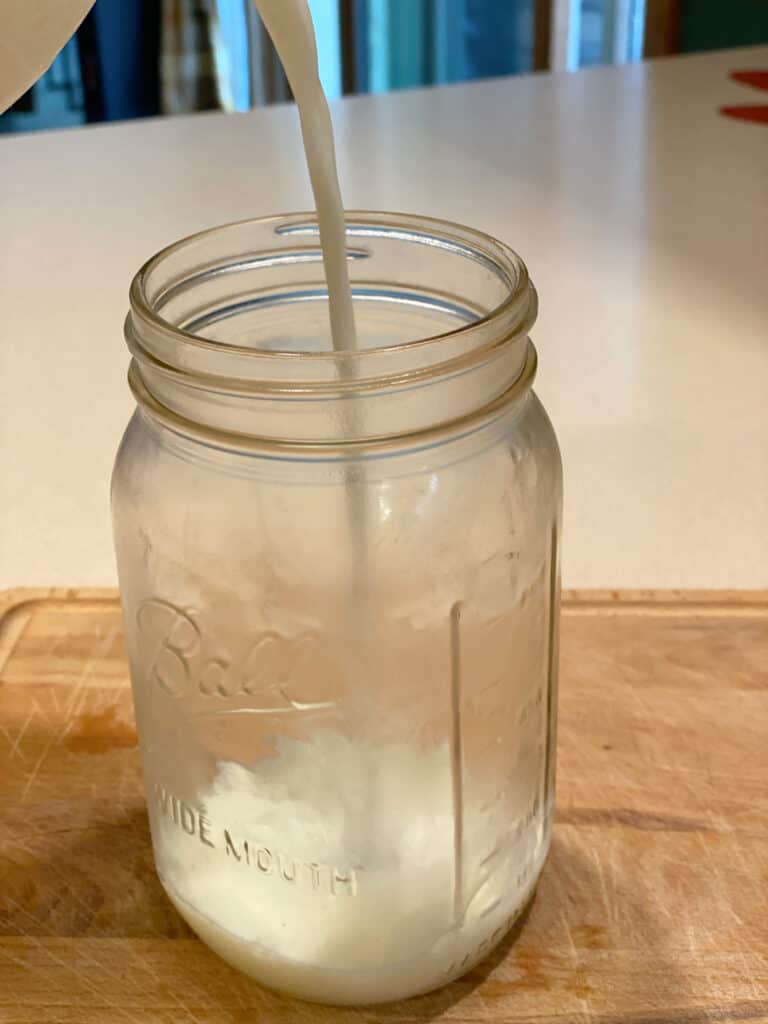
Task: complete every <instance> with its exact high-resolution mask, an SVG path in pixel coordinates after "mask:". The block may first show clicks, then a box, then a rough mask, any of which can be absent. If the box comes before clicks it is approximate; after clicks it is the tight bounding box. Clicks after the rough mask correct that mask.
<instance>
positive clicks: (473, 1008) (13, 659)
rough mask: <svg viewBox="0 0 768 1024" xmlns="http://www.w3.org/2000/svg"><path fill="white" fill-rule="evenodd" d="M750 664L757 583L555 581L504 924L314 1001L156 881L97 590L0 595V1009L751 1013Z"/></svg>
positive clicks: (182, 1014)
mask: <svg viewBox="0 0 768 1024" xmlns="http://www.w3.org/2000/svg"><path fill="white" fill-rule="evenodd" d="M767 669H768V593H766V594H741V595H740V594H678V593H666V594H649V593H598V594H594V593H593V594H583V593H579V594H570V595H568V596H567V599H566V601H565V605H564V614H563V628H562V670H561V700H560V739H559V765H558V778H559V783H558V812H557V825H556V828H555V836H554V842H553V847H552V852H551V854H550V857H549V861H548V863H547V867H546V869H545V872H544V875H543V878H542V880H541V883H540V885H539V889H538V895H537V898H536V901H535V903H534V906H533V909H532V912H531V914H530V917H529V919H528V922H527V924H526V926H525V928H524V930H523V932H522V935H521V937H520V938H519V940H518V942H517V943H516V944H514V945H513V944H512V943H510V942H507V943H506V944H505V945H503V947H502V948H501V949H500V950H499V951H498V952H497V953H496V954H494V955H492V956H491V958H490V959H489V960H488V961H486V962H485V963H484V964H482V965H481V966H480V967H479V968H477V969H476V970H474V971H472V972H471V974H469V975H468V976H467V977H466V978H464V979H462V980H461V981H459V982H456V983H455V984H453V985H451V986H449V987H448V988H446V989H444V990H442V991H441V992H437V993H435V994H433V995H430V996H425V997H422V998H419V999H414V1000H410V1001H409V1002H406V1003H401V1004H397V1005H394V1006H390V1007H384V1008H375V1009H370V1008H369V1009H361V1010H355V1009H332V1008H331V1009H328V1008H321V1007H311V1006H308V1005H307V1004H302V1003H298V1002H293V1001H291V1000H288V999H284V998H281V997H279V996H276V995H273V994H271V993H269V992H266V991H264V990H263V989H260V988H259V987H258V986H257V985H256V984H254V983H252V982H250V981H249V980H247V979H246V978H244V977H242V976H241V975H239V974H237V973H236V972H235V971H233V970H232V969H230V968H229V967H227V966H226V965H225V964H224V963H223V962H221V961H220V960H218V959H217V958H216V957H215V956H214V955H213V954H212V953H210V952H209V951H208V950H207V949H206V948H205V947H204V946H203V945H202V944H201V943H200V942H198V941H197V939H196V938H194V936H193V935H192V934H191V932H190V931H189V930H188V929H187V927H186V926H185V925H184V924H183V922H182V921H181V919H180V918H179V917H178V916H177V914H176V913H175V911H174V910H173V908H172V907H171V905H170V904H169V903H168V901H167V900H166V898H165V896H164V895H163V892H162V890H161V888H160V885H159V883H158V881H157V879H156V877H155V874H154V871H153V867H152V856H151V852H150V844H149V835H148V832H147V820H146V815H145V812H144V806H143V794H142V783H141V776H140V771H139V758H138V750H137V746H136V734H135V731H134V725H133V714H132V709H131V699H130V692H129V687H128V679H127V667H126V662H125V651H124V647H123V635H122V627H121V623H120V613H119V607H118V603H117V600H116V597H115V595H114V594H113V593H111V592H103V591H102V592H100V591H85V590H68V591H60V590H51V591H16V592H13V593H9V594H5V595H0V1021H1V1022H2V1024H97V1022H98V1024H119V1022H128V1024H148V1022H153V1024H155V1022H156V1024H177V1022H191V1024H246V1022H248V1024H251V1022H257V1024H272V1022H275V1024H284V1022H294V1021H295V1022H303V1024H314V1022H333V1024H346V1022H350V1024H352V1022H355V1024H362V1022H365V1024H385V1022H401V1024H416V1022H422V1021H423V1022H426V1021H429V1022H444V1021H445V1022H447V1021H453V1022H456V1024H459V1022H460V1024H488V1022H494V1024H498V1022H505V1024H581V1022H584V1024H587V1022H590V1024H705V1022H706V1024H709V1022H715V1021H716V1022H728V1021H761V1022H768V813H767V812H768V782H767V779H768V674H767Z"/></svg>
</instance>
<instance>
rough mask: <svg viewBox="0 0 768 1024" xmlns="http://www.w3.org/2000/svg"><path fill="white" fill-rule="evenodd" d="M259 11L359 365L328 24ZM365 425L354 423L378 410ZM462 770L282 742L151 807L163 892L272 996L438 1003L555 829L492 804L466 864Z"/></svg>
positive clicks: (336, 319) (434, 760)
mask: <svg viewBox="0 0 768 1024" xmlns="http://www.w3.org/2000/svg"><path fill="white" fill-rule="evenodd" d="M255 2H256V6H257V8H258V10H259V13H260V14H261V16H262V19H263V21H264V23H265V25H266V27H267V30H268V32H269V34H270V36H271V37H272V39H273V41H274V43H275V45H276V48H277V51H278V53H279V56H280V59H281V60H282V63H283V66H284V68H285V70H286V74H287V76H288V80H289V82H290V84H291V88H292V90H293V93H294V96H295V98H296V100H297V102H298V107H299V113H300V117H301V128H302V134H303V138H304V147H305V150H306V157H307V164H308V167H309V174H310V179H311V183H312V189H313V192H314V195H315V202H316V206H317V214H318V221H319V226H320V238H321V244H322V249H323V260H324V265H325V273H326V280H327V285H328V294H329V306H330V321H331V333H332V338H333V346H334V349H335V350H337V351H349V350H352V349H354V348H355V346H356V335H355V323H354V315H353V309H352V299H351V293H350V285H349V275H348V268H347V261H346V237H345V225H344V212H343V207H342V203H341V195H340V190H339V183H338V178H337V173H336V159H335V153H334V146H333V135H332V127H331V120H330V114H329V110H328V105H327V102H326V99H325V95H324V93H323V90H322V86H321V84H320V79H319V74H318V62H317V49H316V43H315V35H314V29H313V25H312V19H311V15H310V12H309V8H308V6H307V2H306V0H255ZM342 373H343V371H342ZM352 405H353V406H354V403H352ZM348 415H349V416H350V418H351V419H350V423H351V424H352V425H354V423H356V422H357V423H359V420H357V419H356V417H359V416H361V415H362V412H358V411H356V410H355V409H354V408H353V409H352V411H351V412H349V413H348ZM347 490H348V494H347V510H348V514H349V519H350V531H351V537H350V541H351V547H352V554H353V558H354V562H355V564H354V566H353V569H352V579H353V586H352V590H353V595H352V600H351V604H353V605H354V604H357V605H358V609H357V611H355V610H354V609H353V610H352V611H351V612H350V620H349V628H350V630H351V631H354V632H356V633H357V632H362V633H365V630H366V629H367V627H366V625H365V617H366V616H365V594H364V582H365V572H366V568H365V543H366V530H365V522H366V517H365V507H364V505H363V499H362V498H358V497H355V496H354V489H352V488H347ZM350 646H351V647H352V646H354V647H355V650H356V654H355V656H354V657H352V656H351V655H350V657H349V658H348V660H349V662H350V665H351V668H350V669H349V671H350V676H354V674H355V673H365V672H366V665H365V664H364V662H365V654H364V652H365V641H364V640H361V638H360V637H359V636H356V637H355V638H354V645H353V644H350ZM367 668H368V670H370V666H368V667H367ZM360 678H365V677H364V676H360ZM354 683H355V679H354V678H351V679H350V685H351V686H354ZM352 692H354V691H352ZM362 732H363V731H362V730H361V733H362ZM451 765H452V759H451V752H450V749H449V747H448V744H447V743H443V744H441V745H439V746H436V747H433V748H432V749H429V750H423V749H420V748H418V747H416V746H413V745H411V744H409V743H407V742H405V743H401V744H390V745H388V746H386V747H370V746H369V745H368V744H366V743H365V742H364V741H363V740H362V739H361V740H356V739H354V738H350V736H348V735H344V734H342V733H340V732H333V731H330V730H324V731H320V732H312V731H311V730H308V734H307V736H306V738H304V739H298V738H287V737H284V738H282V739H279V740H278V741H277V742H276V744H275V749H274V753H273V755H272V756H270V757H268V758H262V759H261V760H258V761H255V762H254V763H253V764H250V765H243V764H235V763H232V762H219V765H218V770H217V774H216V777H215V779H214V780H213V782H212V784H211V786H210V787H209V788H208V790H206V791H204V792H201V793H199V794H198V798H197V807H191V806H188V805H186V804H184V803H183V802H182V801H180V800H178V799H177V798H176V797H175V796H173V795H170V794H167V793H165V792H164V791H160V796H159V797H158V796H157V795H156V797H155V798H153V796H152V795H150V813H151V815H152V819H153V838H154V842H155V846H156V860H157V863H158V868H159V870H160V873H161V876H162V878H163V883H164V885H165V887H166V890H167V891H168V893H169V895H170V897H171V899H172V900H173V902H174V904H175V905H176V906H177V908H178V910H179V911H180V913H181V914H182V915H183V916H184V917H185V918H186V920H187V921H188V922H189V923H190V925H191V926H192V927H193V928H194V929H195V931H197V932H198V934H199V935H200V936H201V937H202V938H203V939H204V940H205V941H206V942H207V943H208V944H209V945H210V946H211V947H212V948H213V949H214V950H216V951H217V952H218V953H219V954H220V955H221V956H222V957H224V959H226V960H228V961H229V962H230V963H231V964H233V965H234V966H236V967H238V968H240V970H242V971H244V972H246V973H247V974H250V975H252V976H253V977H255V978H257V980H259V981H261V982H263V983H264V984H267V985H270V986H272V987H274V988H279V989H284V990H286V991H288V992H291V993H293V994H296V995H300V996H304V997H305V998H307V999H314V1000H319V1001H323V1002H335V1003H369V1002H378V1001H387V1000H391V999H397V998H400V997H403V996H407V995H412V994H414V993H416V992H419V991H427V990H429V989H431V988H434V987H436V986H438V985H440V984H442V983H444V982H446V981H448V980H450V979H451V978H453V977H456V976H458V975H460V974H463V973H464V972H465V971H466V970H467V969H468V968H469V967H470V966H472V964H474V963H475V962H476V961H477V960H479V959H481V958H482V956H483V955H484V954H485V953H486V952H488V950H490V949H491V948H492V946H493V945H495V943H496V942H497V941H498V939H499V938H500V937H501V936H502V935H503V934H504V933H505V932H506V931H507V929H508V928H509V926H510V924H511V922H512V921H513V920H514V919H515V917H516V916H517V914H518V913H519V912H520V910H521V908H522V907H523V906H524V905H525V902H526V901H527V899H528V898H529V896H530V893H531V890H532V885H533V882H534V880H535V878H536V876H537V874H538V870H539V867H540V864H541V860H542V859H543V856H544V853H545V852H546V850H545V844H544V842H543V841H542V838H541V834H540V833H539V832H538V830H536V832H537V835H538V838H536V837H535V836H533V835H532V834H531V835H530V836H529V835H528V832H530V830H528V832H521V840H520V841H519V842H517V843H516V844H513V845H512V847H511V848H509V847H508V846H507V847H505V844H501V847H499V842H498V829H499V825H498V813H499V812H498V807H497V801H498V794H494V793H489V794H486V797H487V799H478V800H473V801H471V806H469V807H468V808H466V809H465V810H464V816H463V819H464V831H463V836H461V835H460V836H459V839H460V841H461V844H462V849H461V856H460V857H459V853H458V852H457V851H456V841H457V832H456V809H455V807H454V806H453V802H452V781H453V777H452V768H451ZM519 789H520V791H519V792H518V793H510V792H508V793H507V794H506V800H507V803H506V804H505V807H506V808H507V811H508V813H509V828H510V829H512V828H514V827H515V822H516V821H518V822H520V823H524V822H526V821H528V820H530V816H531V815H532V814H533V812H532V810H531V807H532V805H531V792H530V790H529V788H528V787H526V786H525V785H523V784H522V783H521V785H520V787H519ZM466 791H467V790H466V789H465V792H466ZM534 816H535V815H534ZM190 822H191V823H192V831H191V832H190V827H189V826H190ZM195 822H197V823H198V825H197V830H198V832H199V839H198V838H197V837H196V836H195V834H194V833H195ZM520 828H521V829H522V824H521V826H520ZM457 865H459V866H458V867H457ZM457 893H458V894H459V897H460V899H457Z"/></svg>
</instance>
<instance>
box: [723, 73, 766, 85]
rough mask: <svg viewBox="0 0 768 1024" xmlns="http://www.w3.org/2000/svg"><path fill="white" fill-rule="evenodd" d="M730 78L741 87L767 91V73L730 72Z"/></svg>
mask: <svg viewBox="0 0 768 1024" xmlns="http://www.w3.org/2000/svg"><path fill="white" fill-rule="evenodd" d="M730 77H731V78H732V79H733V80H734V82H739V83H740V84H741V85H751V86H752V87H753V88H755V89H768V71H732V72H731V75H730Z"/></svg>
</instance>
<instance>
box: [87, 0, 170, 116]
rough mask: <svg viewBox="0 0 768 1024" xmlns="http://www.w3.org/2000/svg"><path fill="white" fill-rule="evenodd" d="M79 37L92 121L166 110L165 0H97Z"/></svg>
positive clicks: (88, 106)
mask: <svg viewBox="0 0 768 1024" xmlns="http://www.w3.org/2000/svg"><path fill="white" fill-rule="evenodd" d="M77 38H78V44H79V47H80V62H81V67H82V77H83V91H84V97H85V112H86V117H87V120H88V121H122V120H126V119H128V118H134V117H151V116H152V115H153V114H159V113H160V72H159V69H160V0H135V2H133V3H126V2H125V0H97V2H96V4H95V6H94V7H93V10H92V11H91V12H90V14H88V15H87V17H86V19H85V21H84V22H83V24H82V26H81V27H80V29H79V31H78V36H77Z"/></svg>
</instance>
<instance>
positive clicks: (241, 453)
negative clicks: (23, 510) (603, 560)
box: [112, 213, 561, 1004]
mask: <svg viewBox="0 0 768 1024" xmlns="http://www.w3.org/2000/svg"><path fill="white" fill-rule="evenodd" d="M347 232H348V246H349V253H348V258H349V267H350V274H351V279H352V290H353V300H354V309H355V316H356V323H357V334H358V344H357V348H356V349H355V350H354V351H343V352H342V351H339V352H335V351H333V350H332V348H331V344H330V340H329V328H328V302H327V291H326V286H325V279H324V275H323V266H322V253H321V249H320V246H319V237H318V228H317V223H316V220H315V219H314V217H313V216H311V215H306V214H305V215H292V216H282V217H274V218H269V219H263V220H254V221H248V222H244V223H239V224H232V225H228V226H225V227H220V228H215V229H213V230H210V231H205V232H203V233H201V234H198V235H194V236H192V237H190V238H187V239H184V240H183V241H180V242H177V243H176V244H175V245H171V246H170V247H169V248H167V249H165V250H163V251H162V252H160V253H159V254H158V255H156V256H155V257H153V258H152V259H151V260H150V261H149V262H148V263H147V264H145V266H144V267H143V268H142V269H141V270H140V271H139V273H138V274H137V275H136V278H135V279H134V281H133V284H132V286H131V294H130V312H129V314H128V318H127V321H126V338H127V341H128V346H129V348H130V351H131V354H132V356H133V360H132V362H131V367H130V372H129V380H130V385H131V388H132V389H133V393H134V395H135V397H136V400H137V409H136V412H135V414H134V415H133V418H132V419H131V421H130V423H129V425H128V428H127V430H126V433H125V436H124V438H123V441H122V444H121V446H120V450H119V452H118V456H117V462H116V465H115V470H114V477H113V482H112V497H113V509H114V529H115V543H116V548H117V560H118V568H119V577H120V589H121V595H122V602H123V611H124V617H125V627H126V632H127V639H128V649H129V653H130V661H131V678H132V685H133V695H134V702H135V709H136V721H137V725H138V732H139V737H140V745H141V753H142V761H143V769H144V778H145V783H146V793H147V802H148V808H149V818H150V823H151V830H152V840H153V846H154V855H155V862H156V864H157V870H158V874H159V876H160V879H161V881H162V883H163V886H164V887H165V890H166V892H167V893H168V896H169V897H170V899H171V900H172V901H173V903H174V905H175V906H176V908H177V909H178V911H179V913H180V914H181V915H182V916H183V917H184V918H185V919H186V921H187V922H188V923H189V924H190V925H191V927H192V928H193V929H194V930H195V931H196V932H197V934H198V935H199V936H200V937H201V938H202V939H203V940H204V941H205V942H206V943H207V944H208V945H209V946H210V947H211V948H212V949H214V950H215V951H216V952H217V953H219V954H220V955H221V956H222V957H223V958H224V959H225V960H227V961H229V962H230V963H231V964H233V965H234V966H235V967H238V968H240V970H242V971H244V972H246V973H247V974H249V975H251V976H253V977H254V978H256V979H257V980H259V981H260V982H262V983H264V984H265V985H268V986H271V987H273V988H276V989H279V990H282V991H285V992H288V993H291V994H294V995H297V996H300V997H303V998H306V999H310V1000H316V1001H322V1002H329V1003H336V1004H344V1003H367V1002H381V1001H386V1000H391V999H397V998H401V997H406V996H410V995H414V994H416V993H420V992H424V991H427V990H429V989H432V988H435V987H437V986H439V985H441V984H443V983H445V982H448V981H450V980H451V979H453V978H456V977H458V976H459V975H461V974H463V973H464V972H465V971H467V970H469V969H470V968H471V967H472V966H473V965H474V964H476V963H477V962H478V961H479V960H480V959H482V958H483V957H484V956H485V955H486V954H487V953H488V952H489V951H490V950H491V949H492V948H493V947H494V946H495V945H496V944H497V943H498V942H499V941H500V939H501V938H502V937H503V936H504V935H505V934H506V933H507V932H508V930H509V929H510V927H511V926H512V925H513V924H514V923H515V922H516V920H517V919H518V918H519V916H520V915H521V913H522V911H523V910H524V908H525V907H526V906H527V904H528V903H529V901H530V899H531V897H532V894H533V891H534V888H535V885H536V882H537V879H538V877H539V874H540V872H541V869H542V865H543V862H544V859H545V856H546V852H547V847H548V844H549V837H550V828H551V821H552V811H553V779H554V744H555V702H556V676H557V636H558V603H559V570H558V544H559V534H560V525H559V524H560V505H561V468H560V458H559V453H558V448H557V442H556V440H555V436H554V433H553V430H552V427H551V425H550V422H549V420H548V418H547V415H546V413H545V412H544V409H543V408H542V406H541V404H540V403H539V401H538V399H537V398H536V396H535V395H534V393H533V391H532V390H531V385H532V382H533V378H534V374H535V369H536V354H535V351H534V348H533V346H532V344H531V342H530V340H529V338H528V332H529V329H530V327H531V325H532V323H533V321H534V318H535V315H536V295H535V292H534V290H533V287H532V285H531V283H530V281H529V278H528V274H527V271H526V268H525V266H524V265H523V263H522V261H521V260H520V259H519V258H518V257H517V256H516V255H515V254H514V253H513V252H512V251H511V250H510V249H508V248H507V247H506V246H505V245H503V244H501V243H500V242H498V241H496V240H494V239H493V238H490V237H488V236H487V235H484V234H482V233H480V232H478V231H473V230H471V229H469V228H466V227H461V226H459V225H456V224H450V223H447V222H442V221H435V220H430V219H427V218H425V217H415V216H405V215H395V214H391V215H390V214H381V213H351V214H349V215H348V228H347Z"/></svg>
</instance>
